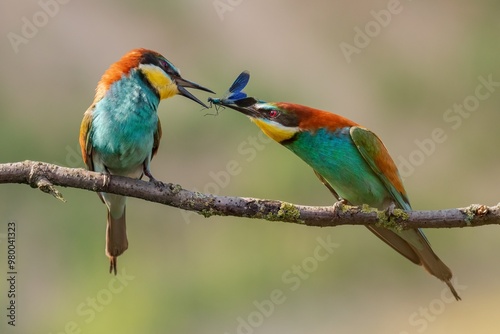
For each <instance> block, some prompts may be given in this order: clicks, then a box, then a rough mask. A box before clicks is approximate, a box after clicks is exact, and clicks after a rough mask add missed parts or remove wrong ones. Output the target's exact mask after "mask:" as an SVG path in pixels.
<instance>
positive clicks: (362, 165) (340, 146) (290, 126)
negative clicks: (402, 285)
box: [211, 97, 461, 300]
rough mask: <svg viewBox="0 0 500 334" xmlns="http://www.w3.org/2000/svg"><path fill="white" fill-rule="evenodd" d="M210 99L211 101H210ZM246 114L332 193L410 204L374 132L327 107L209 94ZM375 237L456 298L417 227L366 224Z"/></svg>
mask: <svg viewBox="0 0 500 334" xmlns="http://www.w3.org/2000/svg"><path fill="white" fill-rule="evenodd" d="M214 100H215V102H214ZM211 101H212V103H214V104H219V105H222V106H226V107H230V108H232V109H234V110H237V111H239V112H241V113H243V114H245V115H246V116H248V117H249V118H250V119H251V120H252V121H253V122H254V123H255V124H256V125H257V126H258V127H259V128H260V129H261V130H262V131H263V132H264V133H265V134H266V135H267V136H269V137H270V138H272V139H274V140H275V141H277V142H278V143H280V144H282V145H283V146H285V147H286V148H287V149H289V150H290V151H292V152H293V153H295V154H296V155H297V156H299V157H300V158H301V159H302V160H304V161H305V162H306V163H307V164H308V165H309V166H311V167H312V168H313V170H314V172H315V174H316V175H317V176H318V178H319V179H320V181H321V182H322V183H323V184H324V185H325V186H326V187H327V188H328V189H329V190H330V192H331V193H332V194H333V195H334V196H335V197H336V198H337V200H339V201H340V200H342V201H344V202H347V203H349V204H351V205H362V204H367V205H369V206H371V207H374V208H377V209H379V210H386V209H389V210H391V209H392V208H394V207H397V208H400V209H403V210H406V211H410V210H411V206H410V202H409V200H408V196H407V195H406V191H405V189H404V187H403V182H402V180H401V177H400V175H399V172H398V169H397V167H396V165H395V164H394V161H393V160H392V158H391V157H390V155H389V153H388V151H387V149H386V148H385V146H384V144H383V143H382V141H381V140H380V139H379V138H378V137H377V135H376V134H374V133H373V132H371V131H370V130H368V129H366V128H364V127H362V126H361V125H359V124H357V123H355V122H353V121H351V120H349V119H347V118H345V117H342V116H339V115H336V114H333V113H330V112H328V111H323V110H318V109H313V108H310V107H306V106H303V105H299V104H293V103H285V102H273V103H266V102H264V101H259V100H256V99H254V98H251V97H248V98H242V99H240V100H227V99H226V100H224V99H222V100H220V99H211ZM367 227H368V229H369V230H370V231H372V232H373V233H374V234H375V235H376V236H377V237H379V238H380V239H382V240H383V241H384V242H386V243H387V244H388V245H389V246H391V247H392V248H393V249H395V250H396V251H397V252H399V253H400V254H401V255H403V256H404V257H406V258H407V259H408V260H410V261H412V262H413V263H415V264H418V265H423V266H424V268H425V269H427V271H428V272H429V273H431V274H432V275H434V276H436V277H437V278H439V279H440V280H442V281H444V282H445V283H446V284H447V285H448V287H449V288H450V290H451V292H452V293H453V295H454V296H455V298H456V299H457V300H460V299H461V298H460V297H459V295H458V293H457V291H456V290H455V288H454V287H453V285H452V283H451V278H452V273H451V270H450V269H449V268H448V267H447V266H446V265H445V264H444V263H443V262H442V261H441V260H440V259H439V258H438V256H437V255H436V254H435V253H434V251H433V250H432V248H431V246H430V244H429V242H428V241H427V239H426V237H425V236H424V234H423V232H422V231H421V230H420V229H417V228H413V229H408V230H403V231H397V232H396V231H393V230H390V229H386V228H383V227H378V226H373V225H371V226H367Z"/></svg>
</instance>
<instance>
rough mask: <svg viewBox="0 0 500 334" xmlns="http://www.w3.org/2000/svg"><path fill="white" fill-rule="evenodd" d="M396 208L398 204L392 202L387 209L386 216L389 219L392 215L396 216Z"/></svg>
mask: <svg viewBox="0 0 500 334" xmlns="http://www.w3.org/2000/svg"><path fill="white" fill-rule="evenodd" d="M394 209H396V204H394V203H391V204H390V205H389V206H388V207H387V208H386V209H385V210H384V212H385V216H386V217H387V219H390V218H391V217H394V216H395V214H394Z"/></svg>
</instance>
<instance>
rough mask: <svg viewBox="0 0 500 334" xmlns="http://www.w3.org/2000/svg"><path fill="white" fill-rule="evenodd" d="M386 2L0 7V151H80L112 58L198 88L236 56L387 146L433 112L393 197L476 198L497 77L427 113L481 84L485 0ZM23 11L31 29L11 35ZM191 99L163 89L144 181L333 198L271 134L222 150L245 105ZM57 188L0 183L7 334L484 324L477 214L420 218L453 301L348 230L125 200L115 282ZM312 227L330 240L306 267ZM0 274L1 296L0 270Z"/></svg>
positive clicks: (492, 316) (485, 239) (491, 70)
mask: <svg viewBox="0 0 500 334" xmlns="http://www.w3.org/2000/svg"><path fill="white" fill-rule="evenodd" d="M61 2H63V1H62V0H61ZM42 4H45V5H42ZM54 4H57V6H55V5H54ZM50 6H52V7H50ZM43 8H45V9H43ZM387 8H388V2H387V1H365V2H363V3H359V2H352V1H336V2H331V1H312V2H311V1H308V2H306V1H244V0H241V1H239V0H238V1H237V0H231V1H230V0H220V1H213V0H208V1H182V2H181V1H178V2H165V1H141V2H139V1H122V2H120V1H116V0H114V1H112V0H111V1H105V2H101V1H95V0H90V1H69V2H67V3H65V4H60V3H59V2H55V0H54V1H49V0H46V1H41V2H38V1H35V0H29V1H27V0H25V1H3V2H2V3H1V4H0V29H1V30H0V35H2V36H4V37H3V39H2V42H1V46H0V57H1V58H0V59H1V62H0V70H1V76H0V108H1V111H0V162H14V161H21V160H25V159H30V160H40V161H45V162H51V163H57V164H60V165H64V166H69V167H83V163H82V162H81V159H80V157H79V147H78V143H77V140H78V131H79V126H80V121H81V119H82V115H83V112H84V111H85V109H86V108H87V107H88V106H89V105H90V103H91V101H92V99H93V94H94V88H95V86H96V83H97V81H98V80H99V78H100V76H101V75H102V73H103V72H104V71H105V70H106V69H107V67H108V66H109V65H110V64H111V63H113V62H115V61H117V60H118V59H119V58H120V57H121V56H122V55H123V54H124V53H125V52H127V51H128V50H130V49H132V48H136V47H146V48H151V49H154V50H156V51H158V52H160V53H162V54H163V55H165V56H166V57H167V58H168V59H169V60H170V61H172V62H173V63H174V64H175V65H176V66H177V67H179V68H180V69H181V70H182V74H183V76H184V77H185V78H187V79H190V80H193V81H195V82H197V83H199V84H202V85H205V86H207V87H209V88H211V89H212V90H215V91H216V92H217V93H218V94H219V95H221V94H222V93H223V92H224V91H225V90H226V89H227V88H228V86H229V85H230V83H231V82H232V81H233V80H234V78H235V77H236V75H237V74H238V73H240V72H241V71H242V70H245V69H247V70H249V71H250V72H251V74H252V78H251V81H250V84H249V86H248V87H247V92H248V93H249V94H250V95H254V96H257V97H259V98H261V99H263V100H268V101H273V100H282V101H289V102H297V103H301V104H305V105H310V106H313V107H317V108H321V109H326V110H330V111H332V112H335V113H338V114H341V115H344V116H347V117H348V118H351V119H353V120H355V121H357V122H359V123H361V124H363V125H364V126H366V127H368V128H370V129H372V130H373V131H374V132H376V133H378V134H379V135H380V137H381V138H382V139H383V140H384V142H385V144H386V146H387V147H388V149H389V151H390V152H391V154H392V156H393V157H394V159H395V160H397V161H401V159H409V158H410V156H411V154H412V153H413V154H414V157H416V155H418V154H419V153H415V152H416V151H418V150H419V148H418V146H417V144H416V141H422V140H425V139H427V138H431V133H432V131H433V130H434V129H436V128H441V129H442V130H443V131H444V133H445V135H446V140H445V141H444V142H443V143H438V144H436V146H435V148H434V151H433V152H431V153H430V154H428V155H425V159H423V160H422V161H420V162H419V163H418V166H414V170H413V171H412V172H411V173H409V175H407V177H406V178H405V185H406V189H407V191H408V193H409V195H410V199H411V201H412V205H413V207H414V208H415V209H416V210H424V209H444V208H451V207H460V206H466V205H469V204H471V203H482V204H487V205H494V204H496V203H498V202H499V197H498V190H497V189H498V182H499V174H498V169H499V168H500V158H499V156H498V153H497V152H498V144H499V141H500V131H499V128H498V124H499V122H500V113H499V110H498V109H499V106H500V89H498V87H497V88H496V89H498V90H495V91H494V92H493V93H491V96H490V97H489V98H487V99H485V100H483V101H480V104H479V106H478V107H477V108H475V110H474V111H472V112H470V115H468V116H467V118H464V117H461V118H460V119H461V121H462V122H461V124H460V126H458V127H457V128H456V129H453V128H452V127H451V126H452V125H453V124H454V123H450V122H446V121H445V119H444V118H443V117H444V115H445V113H446V112H447V110H448V109H449V108H452V107H453V105H454V104H455V103H457V104H461V103H463V102H464V100H465V99H466V98H467V97H468V96H471V95H473V94H474V93H475V90H476V87H477V86H478V85H479V84H480V81H479V79H478V78H479V77H480V76H482V77H483V78H488V76H490V75H491V76H492V78H493V81H500V68H499V66H498V60H499V59H500V48H499V46H500V21H499V20H498V17H499V15H500V6H499V5H498V3H497V2H494V1H475V2H468V1H458V2H457V1H441V2H439V3H434V2H431V1H401V3H400V4H399V6H398V7H397V14H392V15H391V17H390V19H389V18H388V17H385V18H384V17H382V18H380V16H379V19H381V20H382V19H384V20H385V21H383V22H382V23H383V25H382V24H380V23H376V21H375V16H377V15H378V14H377V13H381V12H380V11H381V10H386V11H387ZM44 10H45V11H49V12H50V13H51V15H48V14H45V16H44V14H40V12H42V13H43V11H44ZM372 11H374V12H372ZM373 13H375V16H374V14H373ZM44 18H45V19H46V20H44ZM26 21H30V22H31V23H33V22H37V24H38V25H39V27H37V28H36V30H33V29H32V30H31V31H29V28H23V26H25V25H26V24H27V23H26ZM371 21H373V23H371V24H370V22H371ZM367 24H368V28H369V29H373V30H371V32H370V33H371V34H372V35H373V37H371V38H370V41H369V43H368V42H367V41H366V40H365V42H366V43H367V44H368V45H367V46H366V47H363V48H359V50H358V53H353V54H352V55H351V57H350V62H348V61H347V59H346V57H345V55H344V54H343V52H342V51H341V48H340V45H341V44H342V43H348V44H350V45H353V46H356V44H355V40H354V39H355V36H356V30H355V29H356V28H359V29H361V30H364V29H365V26H366V25H367ZM377 27H378V30H377ZM23 29H24V30H25V31H24V33H25V34H28V36H29V38H26V40H24V41H23V42H22V43H21V44H17V46H16V47H13V45H12V43H11V39H9V36H10V37H11V38H12V36H13V35H12V34H11V33H15V34H18V35H20V36H21V35H22V34H23ZM26 29H28V30H26ZM9 34H10V35H9ZM360 39H362V38H361V37H358V40H357V42H358V45H359V43H360ZM344 45H345V44H344ZM16 49H17V52H16ZM194 93H195V95H197V96H198V97H199V98H200V99H202V100H205V99H206V98H207V97H208V96H209V95H208V94H205V93H203V92H198V91H194ZM207 112H210V111H207V110H201V108H200V107H199V106H198V105H196V104H194V103H193V102H191V101H189V100H188V99H185V98H182V97H175V98H172V99H169V100H167V101H163V102H162V103H161V105H160V108H159V111H158V113H159V117H160V119H161V122H162V124H163V129H164V135H163V138H162V142H161V146H160V149H159V153H158V155H157V157H156V158H155V159H154V160H153V163H152V170H153V173H154V175H155V177H156V178H158V179H160V180H163V181H165V182H174V183H179V184H181V185H182V186H183V187H185V188H188V189H198V190H200V191H203V190H209V191H212V192H214V193H216V194H220V195H231V196H251V197H260V198H271V199H281V200H285V201H289V202H293V203H300V204H308V205H330V204H332V203H333V198H332V196H331V195H330V194H329V192H328V191H327V189H326V188H324V187H323V185H322V184H321V183H320V182H318V180H317V179H316V177H315V176H314V174H313V173H312V171H311V170H310V168H309V167H307V166H306V165H305V164H304V163H302V162H301V161H300V160H299V159H298V158H296V157H295V156H294V155H292V154H291V153H290V152H288V151H287V150H285V149H283V148H282V147H280V146H279V145H277V144H275V143H266V144H261V142H259V150H257V149H255V151H254V153H255V154H251V153H248V152H247V153H245V152H246V151H242V149H245V148H246V149H248V148H249V147H251V139H250V138H251V137H255V136H257V135H258V134H259V131H258V129H257V127H255V126H254V125H253V124H251V123H250V122H249V121H248V120H247V119H246V118H245V117H243V116H242V115H240V114H237V113H236V112H234V111H231V110H228V109H226V110H222V111H221V112H220V113H219V115H218V116H216V117H215V116H206V115H205V114H206V113H207ZM260 145H262V146H260ZM415 154H416V155H415ZM231 160H235V161H236V162H238V164H239V165H240V166H241V172H240V173H238V174H237V175H234V176H232V177H231V178H230V180H229V181H228V182H226V183H227V184H221V185H219V186H217V187H214V186H213V182H214V179H213V176H212V175H213V174H214V173H220V172H221V171H225V170H226V165H227V163H228V162H229V161H231ZM211 183H212V186H210V184H211ZM60 190H61V191H62V192H63V194H64V197H65V198H66V200H67V203H64V204H63V203H61V202H59V201H57V200H55V199H54V198H52V197H50V196H47V195H45V194H42V193H41V192H40V191H37V190H32V189H31V188H29V187H28V186H26V185H1V187H0V222H1V225H0V226H2V227H1V228H0V236H1V237H2V240H0V241H2V246H1V249H2V251H1V252H0V257H1V259H2V260H1V262H0V263H2V264H3V263H5V262H4V261H5V257H6V250H5V233H6V232H7V223H8V222H9V221H15V222H16V223H17V228H18V233H17V251H18V261H19V263H18V270H19V275H18V287H17V288H18V293H19V295H18V300H17V305H18V307H19V308H18V311H17V326H16V327H15V328H11V327H10V326H7V325H6V320H5V316H4V314H3V313H5V311H3V312H2V324H1V326H2V328H5V329H7V330H9V333H10V332H13V333H47V334H48V333H52V334H55V333H79V332H80V333H206V334H209V333H230V334H233V333H395V334H402V333H470V332H474V333H497V332H498V326H499V324H500V320H499V319H498V316H497V313H498V309H499V308H500V299H499V298H498V296H499V294H500V281H499V279H498V277H499V275H500V261H499V260H500V255H499V254H500V253H499V250H500V242H499V238H500V232H499V231H498V228H496V227H479V228H468V229H442V230H427V231H426V233H427V236H428V237H429V239H430V241H431V243H432V245H433V247H434V249H435V251H436V253H437V254H439V256H440V257H441V258H442V259H443V260H444V261H445V262H446V263H447V264H448V265H449V266H450V267H451V268H452V269H453V272H454V274H455V276H456V277H457V279H458V285H459V286H460V288H459V292H460V294H461V296H462V298H463V301H462V302H460V303H455V302H452V303H449V301H448V299H447V296H448V295H447V291H446V287H445V285H444V284H442V283H441V282H440V281H438V280H437V279H435V278H433V277H431V276H430V275H428V274H427V273H426V272H425V271H424V270H422V269H421V268H419V267H417V266H414V265H412V264H411V263H410V262H408V261H407V260H405V259H404V258H402V257H401V256H399V255H398V254H396V253H395V252H394V251H392V250H391V249H390V248H389V247H387V246H386V245H384V244H383V243H382V242H380V241H379V240H378V239H377V238H375V237H374V236H373V235H372V234H371V233H369V232H368V231H367V230H366V229H364V228H361V227H354V226H346V227H338V228H323V229H319V228H312V227H310V228H306V227H302V226H294V225H291V224H283V223H270V222H265V221H257V220H248V219H238V218H233V217H212V218H209V219H205V218H203V217H201V216H197V215H195V214H186V213H184V212H182V211H181V210H177V209H175V208H170V207H166V206H162V205H158V204H152V203H149V202H145V201H142V200H137V199H129V202H128V210H127V215H128V233H129V242H130V247H129V250H128V251H127V252H126V253H125V254H124V255H123V256H121V257H120V258H119V261H118V264H119V270H120V271H124V272H125V275H122V276H125V277H128V280H125V283H119V282H117V281H115V278H114V277H113V276H111V275H109V274H108V272H107V269H108V260H107V258H106V257H105V255H104V231H105V215H106V214H105V207H104V206H103V205H102V204H101V202H100V201H99V199H98V198H97V196H96V195H95V194H93V193H91V192H87V191H82V190H75V189H64V188H62V189H60ZM318 238H320V239H321V240H328V238H330V240H331V241H333V242H335V243H336V244H338V245H339V246H338V247H337V248H336V249H335V251H334V252H333V254H331V255H330V256H329V257H328V258H327V259H326V260H324V261H322V262H319V263H316V264H317V265H316V266H312V267H311V263H312V264H314V262H311V257H312V256H313V255H314V252H315V249H316V247H318V245H319V242H318ZM302 265H309V267H308V268H309V269H310V273H309V274H308V276H307V278H305V277H306V276H303V277H304V278H300V279H299V278H297V277H299V276H294V278H295V279H298V280H299V281H298V282H299V283H300V286H299V287H298V288H297V289H296V290H292V289H291V287H292V285H291V284H290V283H287V281H286V280H284V276H283V275H285V277H289V278H290V277H291V276H287V275H289V274H290V270H292V268H294V267H293V266H302ZM2 268H4V269H3V270H4V271H5V272H6V271H7V270H6V269H5V266H4V265H2ZM122 273H123V272H122ZM292 276H293V275H292ZM123 284H126V285H123ZM0 286H2V287H4V286H5V288H2V292H1V295H2V298H3V299H2V307H1V309H3V310H5V307H6V305H7V304H6V303H7V299H6V297H5V295H6V293H5V291H6V285H5V280H3V283H2V284H1V285H0ZM275 290H278V292H279V291H281V292H282V295H283V296H282V297H283V298H282V299H280V300H281V303H280V304H274V306H272V307H271V306H269V305H270V304H269V303H266V302H264V301H265V300H270V296H271V294H272V291H275ZM442 293H445V295H442ZM256 305H267V306H266V307H267V309H265V308H264V311H258V307H257V306H256ZM242 321H244V322H245V323H246V325H242ZM2 333H4V330H2Z"/></svg>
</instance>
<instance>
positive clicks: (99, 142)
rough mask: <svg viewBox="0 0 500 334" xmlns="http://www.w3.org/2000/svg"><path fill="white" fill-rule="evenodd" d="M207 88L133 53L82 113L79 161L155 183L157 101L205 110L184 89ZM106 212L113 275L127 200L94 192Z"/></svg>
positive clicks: (162, 62) (122, 246)
mask: <svg viewBox="0 0 500 334" xmlns="http://www.w3.org/2000/svg"><path fill="white" fill-rule="evenodd" d="M186 88H194V89H200V90H203V91H206V92H210V93H213V92H212V91H211V90H209V89H208V88H205V87H202V86H200V85H198V84H196V83H194V82H191V81H188V80H185V79H183V78H182V77H181V75H180V72H179V70H178V69H177V68H176V67H175V66H174V65H173V64H172V63H171V62H169V61H168V60H167V59H166V58H165V57H163V56H162V55H161V54H159V53H157V52H155V51H151V50H147V49H134V50H132V51H130V52H128V53H127V54H125V55H124V56H123V57H122V58H121V59H120V60H119V61H117V62H116V63H114V64H112V65H111V66H110V67H109V68H108V70H107V71H106V72H105V73H104V74H103V76H102V78H101V80H100V81H99V83H98V85H97V88H96V94H95V98H94V101H93V102H92V105H91V106H90V107H89V108H88V109H87V111H85V113H84V116H83V121H82V124H81V127H80V147H81V149H82V157H83V161H84V162H85V164H86V165H87V168H88V169H89V170H91V171H96V172H101V173H105V174H107V175H121V176H127V177H131V178H135V179H140V178H142V176H143V175H144V174H146V176H147V177H149V180H150V181H152V182H156V180H155V179H154V178H153V176H152V174H151V170H150V162H151V159H152V158H153V156H154V155H155V154H156V152H157V151H158V147H159V144H160V138H161V134H162V132H161V125H160V120H159V119H158V115H157V109H158V105H159V103H160V100H163V99H168V98H169V97H172V96H175V95H182V96H185V97H187V98H189V99H191V100H193V101H195V102H197V103H199V104H201V105H202V106H204V107H207V106H206V105H205V104H204V103H203V102H201V101H200V100H199V99H197V98H196V97H195V96H194V95H192V94H191V93H190V92H188V91H187V90H186ZM98 195H99V197H100V198H101V200H102V201H103V202H104V204H106V207H107V211H108V218H107V227H106V248H105V251H106V255H107V256H108V257H109V259H110V268H109V270H110V272H112V271H114V273H115V275H116V262H117V261H116V258H117V257H118V256H119V255H121V254H122V253H123V252H124V251H125V250H126V249H127V248H128V240H127V232H126V224H125V202H126V197H124V196H120V195H115V194H108V193H104V192H101V193H98Z"/></svg>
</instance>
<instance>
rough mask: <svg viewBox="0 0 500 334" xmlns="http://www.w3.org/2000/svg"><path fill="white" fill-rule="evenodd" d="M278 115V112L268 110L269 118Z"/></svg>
mask: <svg viewBox="0 0 500 334" xmlns="http://www.w3.org/2000/svg"><path fill="white" fill-rule="evenodd" d="M279 114H280V112H279V111H278V110H274V109H273V110H269V118H276V117H278V115H279Z"/></svg>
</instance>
